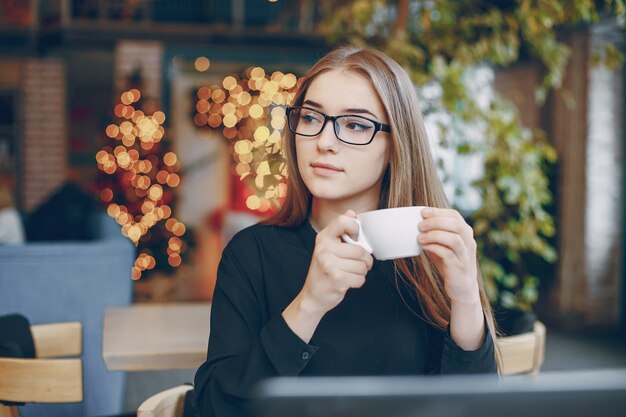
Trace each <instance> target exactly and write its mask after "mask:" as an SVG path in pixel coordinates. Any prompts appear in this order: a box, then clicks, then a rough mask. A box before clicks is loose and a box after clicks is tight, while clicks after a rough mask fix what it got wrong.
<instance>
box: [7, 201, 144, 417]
mask: <svg viewBox="0 0 626 417" xmlns="http://www.w3.org/2000/svg"><path fill="white" fill-rule="evenodd" d="M96 216H97V220H96V221H95V222H94V225H95V226H96V229H97V235H98V238H97V239H96V240H92V241H80V242H50V243H39V242H38V243H28V244H24V245H19V246H0V315H3V314H9V313H21V314H23V315H25V316H26V317H28V319H29V320H30V322H31V324H39V323H49V322H59V321H80V322H81V323H82V325H83V354H82V359H83V381H84V400H83V402H82V403H77V404H27V405H25V406H24V407H22V408H21V415H22V416H23V417H34V416H46V417H56V416H59V417H61V416H63V417H65V416H83V417H92V416H94V417H95V416H103V415H112V414H119V413H120V412H121V411H122V403H123V395H124V383H125V374H124V373H121V372H110V371H108V370H107V369H106V367H105V364H104V361H103V359H102V330H103V313H104V308H105V307H106V306H110V305H126V304H129V303H130V302H131V296H132V281H131V279H130V269H131V267H132V265H133V262H134V257H135V248H134V246H133V245H132V244H131V243H130V242H129V241H128V240H127V239H126V238H124V237H122V236H121V234H120V229H119V226H118V225H117V224H116V223H115V221H114V220H113V219H111V218H110V217H108V216H107V215H106V214H105V213H98V214H97V215H96Z"/></svg>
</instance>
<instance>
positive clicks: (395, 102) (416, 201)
mask: <svg viewBox="0 0 626 417" xmlns="http://www.w3.org/2000/svg"><path fill="white" fill-rule="evenodd" d="M335 69H343V70H348V71H353V72H355V73H358V74H360V75H362V76H364V77H365V78H366V79H367V80H369V81H370V82H371V83H372V86H373V87H374V89H375V90H376V91H377V92H378V94H379V98H380V100H381V102H382V104H383V106H384V108H385V111H386V113H387V117H388V120H389V124H390V125H391V134H390V136H391V143H392V146H391V158H390V162H389V166H388V167H387V169H386V171H385V174H384V176H383V181H382V186H381V193H380V198H379V208H387V207H405V206H430V207H440V208H448V207H450V205H449V203H448V199H447V198H446V195H445V193H444V190H443V185H442V183H441V180H440V179H439V177H438V175H437V170H436V165H435V162H434V160H433V157H432V154H431V150H430V146H429V143H428V137H427V134H426V130H425V126H424V120H423V118H422V113H421V111H420V106H419V102H418V99H417V95H416V93H415V87H414V86H413V84H412V83H411V80H410V79H409V77H408V75H407V73H406V71H405V70H404V69H403V68H402V67H401V66H400V65H399V64H398V63H397V62H395V61H394V60H393V59H391V58H389V57H388V56H387V55H385V54H383V53H382V52H379V51H376V50H368V49H359V48H356V47H352V46H347V47H342V48H339V49H336V50H334V51H332V52H330V53H329V54H327V55H326V56H324V57H323V58H322V59H320V60H319V61H318V62H317V63H316V64H315V65H314V66H313V68H311V70H310V71H309V72H308V74H307V75H306V76H305V77H304V79H303V81H302V83H301V86H300V88H299V90H298V92H297V94H296V96H295V98H294V103H293V105H294V106H300V105H302V103H303V101H304V98H305V95H306V93H307V90H308V88H309V86H310V85H311V82H312V81H313V80H314V79H315V78H316V77H317V76H319V75H320V74H322V73H324V72H326V71H330V70H335ZM294 139H295V137H294V134H293V133H292V132H291V131H290V130H289V129H285V134H284V137H283V151H284V155H285V158H286V160H287V165H288V179H287V195H286V197H285V201H284V202H283V204H282V206H281V208H280V209H279V210H278V212H277V213H276V214H275V215H274V216H272V217H271V218H270V219H268V220H267V221H266V223H269V224H275V225H279V226H286V227H292V226H295V225H298V224H301V223H302V222H303V221H305V219H306V218H307V217H308V215H309V211H310V207H311V201H312V195H311V193H310V191H309V190H308V189H307V187H306V185H305V184H304V182H303V181H302V176H301V175H300V172H299V170H298V164H297V163H296V161H297V155H296V149H295V145H294ZM393 262H394V266H395V268H396V270H397V271H400V272H401V276H402V278H403V279H405V280H408V281H409V284H410V285H411V286H412V287H413V288H414V290H415V292H416V295H417V298H418V300H419V301H420V303H421V307H422V310H423V314H424V316H425V317H424V318H425V319H426V320H427V321H428V322H430V323H431V324H433V325H435V326H436V327H438V328H439V329H442V330H443V329H446V327H447V326H448V323H449V322H450V299H449V297H448V296H447V294H446V292H445V289H444V282H443V278H442V277H441V275H440V274H439V272H438V271H437V269H436V268H435V266H434V264H433V262H432V261H431V260H430V258H429V257H428V256H417V257H413V258H406V259H396V260H394V261H393ZM478 281H479V285H480V298H481V303H482V308H483V311H484V313H485V316H486V317H487V320H488V323H489V331H490V333H491V337H493V338H494V341H495V331H494V329H495V326H494V322H493V313H492V311H491V306H490V304H489V301H488V299H487V296H486V294H485V291H484V288H483V281H482V277H481V276H480V274H479V276H478Z"/></svg>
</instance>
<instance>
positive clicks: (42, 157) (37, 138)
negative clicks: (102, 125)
mask: <svg viewBox="0 0 626 417" xmlns="http://www.w3.org/2000/svg"><path fill="white" fill-rule="evenodd" d="M65 86H66V83H65V66H64V63H63V62H62V61H61V60H59V59H52V58H43V59H36V58H31V59H26V60H24V61H23V63H22V109H21V114H22V150H21V152H22V198H23V201H22V203H23V207H24V209H26V210H27V211H31V210H33V209H35V208H36V207H37V206H38V205H39V204H40V203H41V202H42V201H43V200H45V199H46V198H47V197H48V196H49V195H50V194H51V193H52V192H53V191H54V190H56V189H57V188H58V187H59V186H60V185H61V184H62V183H63V182H64V181H65V178H66V172H67V140H66V132H67V126H66V119H67V116H66V100H65V91H66V87H65Z"/></svg>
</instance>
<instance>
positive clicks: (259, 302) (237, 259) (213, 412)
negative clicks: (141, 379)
mask: <svg viewBox="0 0 626 417" xmlns="http://www.w3.org/2000/svg"><path fill="white" fill-rule="evenodd" d="M234 240H239V241H241V239H234ZM239 243H241V242H239ZM256 252H258V251H255V250H254V249H253V248H249V247H247V246H246V247H241V245H239V246H238V245H237V242H235V244H234V245H232V246H231V245H229V247H227V248H226V249H225V250H224V254H223V256H222V260H221V262H220V266H219V268H218V279H217V285H216V289H215V294H214V297H213V303H212V306H211V334H210V339H209V350H208V357H207V361H206V362H205V363H204V364H203V365H202V366H201V367H200V368H199V369H198V371H197V373H196V377H195V389H196V404H197V408H198V410H199V411H200V413H201V415H203V416H222V415H228V416H238V415H247V414H248V413H247V412H246V406H247V403H248V400H249V399H250V398H251V396H252V390H253V387H254V385H255V384H256V383H257V382H259V381H260V380H262V379H265V378H268V377H272V376H277V375H297V374H299V373H300V372H301V371H302V369H304V367H305V366H306V364H307V363H308V361H309V360H310V358H311V357H312V356H313V354H314V353H315V351H316V348H315V347H313V346H310V345H308V344H306V343H304V342H303V341H302V340H301V339H300V338H299V337H298V336H296V335H295V334H294V333H293V332H292V331H291V330H290V329H289V327H287V325H286V323H285V321H284V320H283V318H282V316H281V315H280V314H276V315H275V316H273V317H271V316H270V315H269V314H270V313H269V308H268V306H267V305H265V302H266V301H265V300H266V297H264V296H263V295H262V294H260V293H259V290H258V285H257V288H255V285H253V280H254V279H257V280H258V279H262V278H259V277H258V276H253V274H255V273H258V274H260V270H261V263H260V261H259V260H255V259H254V257H255V253H256ZM244 253H245V254H246V256H245V259H243V258H242V257H241V256H242V254H244ZM260 286H261V287H262V286H263V285H262V283H260ZM304 352H307V355H303V353H304ZM303 358H306V359H303Z"/></svg>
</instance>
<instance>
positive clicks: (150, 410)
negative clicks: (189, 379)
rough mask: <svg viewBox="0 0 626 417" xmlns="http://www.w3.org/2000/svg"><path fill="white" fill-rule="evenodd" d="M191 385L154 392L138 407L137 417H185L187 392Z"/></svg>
mask: <svg viewBox="0 0 626 417" xmlns="http://www.w3.org/2000/svg"><path fill="white" fill-rule="evenodd" d="M191 389H193V387H192V386H191V385H179V386H177V387H174V388H170V389H168V390H165V391H161V392H159V393H157V394H154V395H153V396H152V397H150V398H148V399H147V400H145V401H144V402H143V403H141V405H140V406H139V408H138V409H137V417H183V406H184V404H185V394H186V393H187V391H189V390H191Z"/></svg>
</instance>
